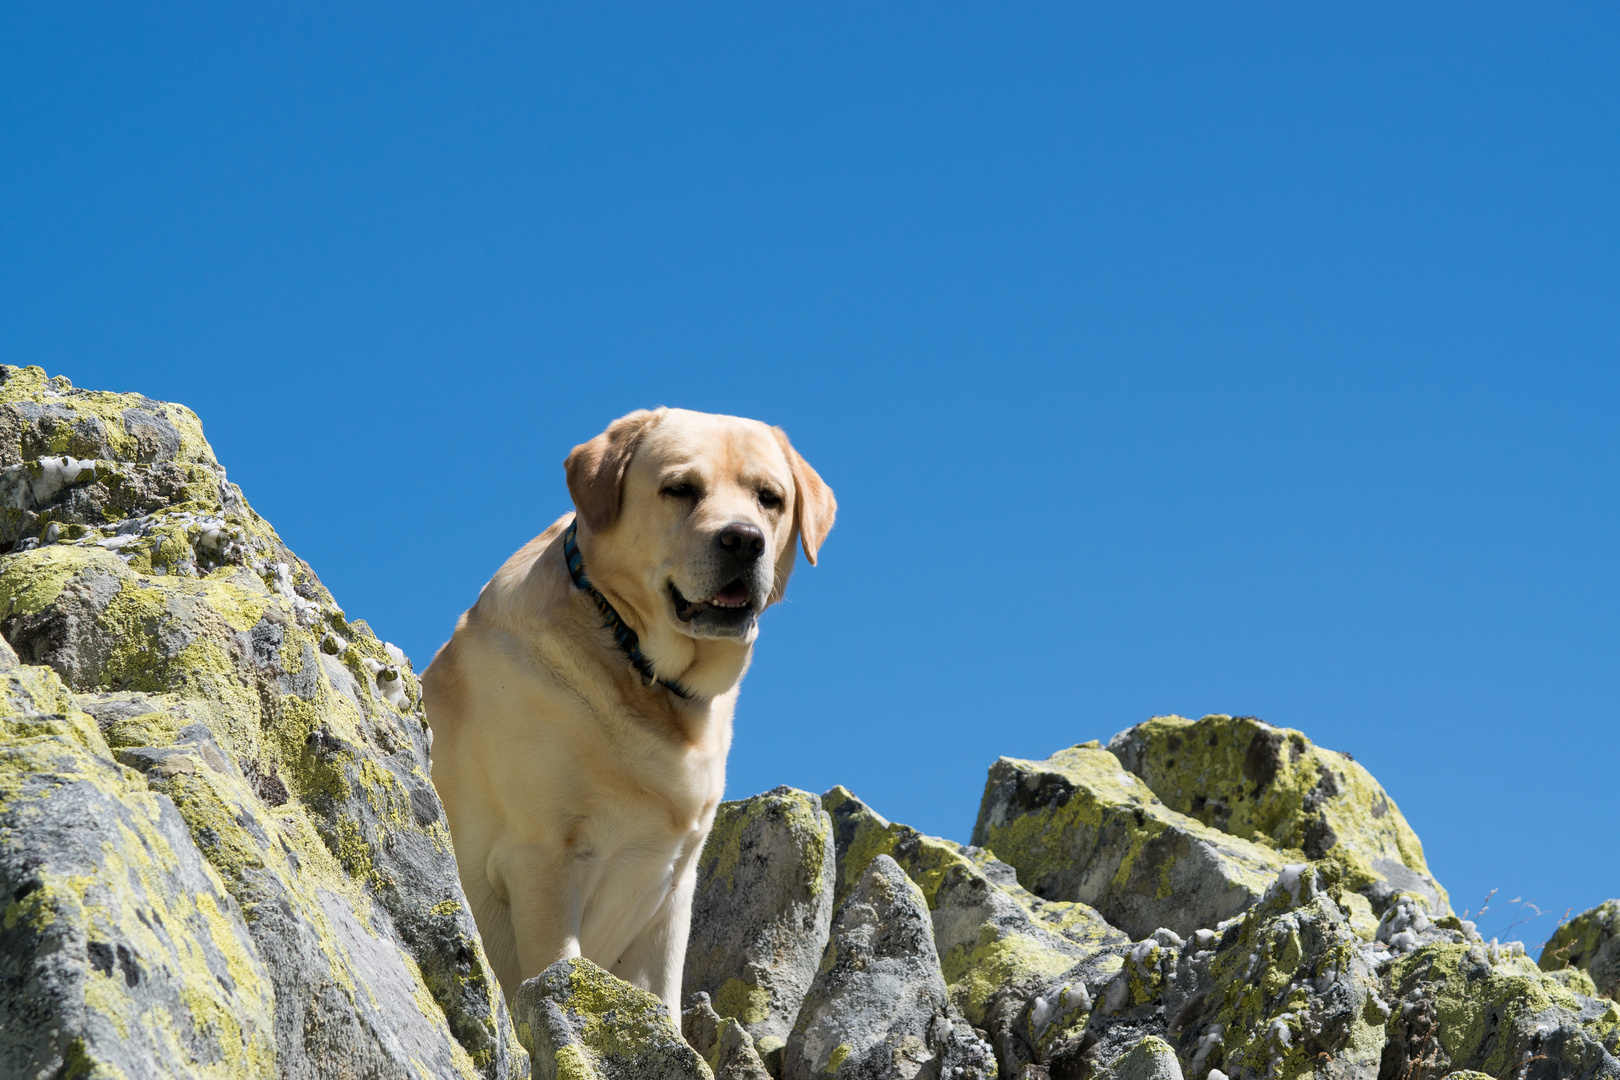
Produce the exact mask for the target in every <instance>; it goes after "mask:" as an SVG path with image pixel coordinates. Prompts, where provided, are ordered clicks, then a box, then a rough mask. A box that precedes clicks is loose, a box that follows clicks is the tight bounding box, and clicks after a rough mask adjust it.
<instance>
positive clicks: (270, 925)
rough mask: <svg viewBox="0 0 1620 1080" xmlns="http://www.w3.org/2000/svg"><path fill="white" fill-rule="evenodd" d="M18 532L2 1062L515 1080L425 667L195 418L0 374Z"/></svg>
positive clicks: (7, 604)
mask: <svg viewBox="0 0 1620 1080" xmlns="http://www.w3.org/2000/svg"><path fill="white" fill-rule="evenodd" d="M0 545H3V546H4V547H6V548H9V550H10V554H7V555H5V556H3V557H0V634H3V635H4V638H5V640H6V641H7V642H8V643H9V645H10V647H11V648H12V649H14V650H15V652H16V655H17V657H18V658H19V659H20V661H21V663H20V664H18V665H15V666H13V667H11V669H10V670H9V671H6V672H4V674H3V677H4V678H5V679H6V681H7V686H8V691H7V694H6V699H5V704H4V706H3V710H0V719H3V724H4V727H3V730H0V770H3V771H0V820H3V821H4V823H5V825H4V833H3V835H0V876H3V880H0V890H3V891H4V894H5V895H6V896H7V898H8V899H7V900H6V903H7V905H8V907H7V917H6V919H5V923H4V927H5V928H4V931H3V933H4V936H5V948H4V949H3V950H0V955H3V956H4V958H5V959H4V962H3V970H0V1060H5V1061H7V1062H21V1061H27V1062H30V1063H31V1064H30V1066H29V1070H30V1071H29V1072H28V1075H34V1074H38V1075H54V1074H56V1073H57V1072H59V1071H65V1073H66V1074H69V1075H81V1074H89V1073H98V1072H100V1071H102V1070H105V1071H107V1072H108V1073H109V1074H113V1073H116V1074H120V1075H126V1076H130V1077H135V1076H157V1075H163V1076H180V1075H188V1074H189V1072H195V1073H197V1074H199V1075H200V1074H202V1073H205V1072H206V1073H208V1074H209V1075H220V1076H233V1075H241V1076H278V1077H325V1076H335V1075H345V1074H347V1075H356V1076H359V1075H365V1076H374V1077H389V1076H398V1077H405V1076H412V1077H415V1076H422V1075H429V1076H444V1077H450V1076H465V1077H473V1076H486V1077H505V1076H514V1075H523V1074H526V1073H527V1071H528V1062H527V1056H526V1055H525V1054H524V1052H523V1051H522V1049H521V1048H520V1047H518V1046H517V1043H516V1040H515V1038H514V1036H513V1032H512V1027H511V1023H510V1020H509V1018H508V1017H507V1015H506V1010H505V1005H504V1003H503V1001H502V998H501V996H500V994H499V991H498V989H497V987H496V984H495V980H494V978H493V975H492V973H491V971H490V969H489V966H488V964H487V962H486V961H485V958H484V955H483V950H482V947H481V945H480V944H479V940H478V935H477V932H476V929H475V927H474V924H473V920H472V915H471V913H470V912H469V911H468V909H467V906H466V902H465V900H464V899H463V897H462V894H461V888H460V884H459V882H458V880H457V875H456V869H455V863H454V859H453V857H452V855H451V849H450V838H449V834H448V832H447V831H446V827H445V824H444V819H443V814H442V811H441V808H440V806H439V801H438V798H437V797H436V796H435V794H434V792H433V787H432V785H431V783H429V780H428V758H427V735H426V730H425V727H424V725H423V722H422V718H421V714H420V709H419V702H420V697H419V692H418V689H417V686H416V680H415V678H414V676H413V675H412V674H411V672H410V666H409V664H408V663H407V662H406V661H405V658H404V656H403V655H402V654H400V653H399V652H398V650H395V649H392V648H391V647H389V646H388V645H386V644H385V643H384V642H382V641H380V640H378V639H377V637H376V636H375V635H374V634H373V633H372V632H371V630H370V629H369V628H368V627H367V626H366V624H365V623H364V622H362V621H358V620H355V621H350V620H349V619H348V618H347V617H346V615H345V614H344V612H343V611H342V609H340V608H339V606H338V605H337V603H336V602H335V601H334V600H333V598H332V596H331V594H330V593H328V592H327V591H326V589H325V588H324V587H322V585H321V583H320V581H319V580H318V579H317V578H316V577H315V575H314V573H313V572H312V571H311V570H310V569H309V568H308V567H307V566H306V565H305V564H304V563H303V562H301V561H300V560H299V559H298V558H297V557H296V556H295V555H294V554H293V553H292V552H291V551H289V550H288V549H287V547H286V545H284V544H283V543H282V542H281V539H280V538H279V537H278V536H277V535H276V533H275V531H274V530H273V529H272V528H271V527H270V525H269V523H268V522H266V521H264V519H262V518H261V517H259V516H258V515H257V514H256V513H254V512H253V510H252V508H251V507H250V506H249V505H248V503H247V502H246V500H245V499H244V498H243V497H242V493H241V492H240V491H239V490H238V489H237V488H236V487H235V485H233V484H231V483H229V482H228V480H227V479H226V476H225V471H224V470H223V469H222V468H221V467H220V466H219V464H218V462H217V461H215V459H214V456H213V452H212V450H211V449H210V448H209V446H208V443H207V442H206V441H205V440H204V438H203V434H202V428H201V425H200V424H199V423H198V421H197V418H196V416H194V415H193V414H192V413H191V412H190V411H189V410H187V409H185V408H183V407H181V406H178V405H171V404H165V403H162V402H156V401H152V400H150V399H147V398H144V397H141V396H139V395H135V394H109V393H97V392H88V391H83V390H77V389H74V388H73V387H72V386H71V385H70V384H69V383H68V382H67V380H65V379H61V378H56V379H50V378H47V377H46V376H45V373H44V372H42V371H40V370H39V369H38V368H26V369H18V368H0ZM8 662H9V658H8ZM153 1063H158V1064H153ZM188 1071H189V1072H188Z"/></svg>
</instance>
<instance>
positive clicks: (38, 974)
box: [0, 667, 276, 1078]
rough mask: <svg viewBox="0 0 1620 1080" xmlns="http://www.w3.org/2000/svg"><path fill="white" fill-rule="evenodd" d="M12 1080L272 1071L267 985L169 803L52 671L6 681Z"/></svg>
mask: <svg viewBox="0 0 1620 1080" xmlns="http://www.w3.org/2000/svg"><path fill="white" fill-rule="evenodd" d="M0 724H3V730H4V740H3V742H0V792H3V794H0V896H4V897H5V898H6V902H7V908H6V917H5V919H4V923H3V927H0V1062H4V1063H5V1065H4V1072H5V1073H6V1075H8V1076H59V1075H90V1074H95V1075H103V1074H105V1075H119V1076H129V1077H140V1076H176V1077H191V1076H196V1077H201V1076H205V1075H209V1076H214V1075H231V1076H241V1077H264V1078H269V1077H273V1076H275V1075H276V1054H275V1050H276V1047H275V1032H274V1019H273V1013H274V1008H275V990H274V988H273V986H272V983H271V978H270V973H269V972H268V970H267V969H266V965H265V963H264V961H263V960H262V959H261V958H260V956H259V955H258V953H257V951H256V950H255V949H254V946H253V943H252V941H251V940H250V939H249V936H248V934H247V931H246V928H245V926H244V925H243V920H242V913H241V911H240V910H239V908H238V907H237V904H236V901H235V900H234V899H232V897H231V895H230V893H229V892H227V891H226V889H225V887H224V885H223V883H222V882H221V881H220V878H219V875H218V874H217V873H216V872H215V871H214V870H213V868H212V867H210V866H209V864H208V863H207V861H206V860H204V859H203V858H202V856H201V855H200V854H199V853H198V851H197V848H196V846H195V845H194V844H193V843H192V841H191V836H190V834H189V833H188V832H187V830H186V825H185V822H184V821H183V820H181V816H180V814H178V813H177V812H176V811H175V808H174V804H173V803H171V802H170V801H169V800H168V799H167V798H165V797H164V796H162V795H160V794H155V793H153V792H151V791H149V790H147V787H146V784H145V783H144V782H143V781H142V780H141V779H140V777H139V776H138V775H136V774H133V773H131V772H129V771H128V770H126V769H121V768H119V767H118V766H117V765H116V764H114V763H113V761H112V755H111V754H110V753H109V752H108V750H107V746H106V744H105V743H104V742H103V741H102V738H101V733H100V732H99V731H98V730H97V729H96V726H95V723H94V721H93V720H92V719H91V718H90V717H89V716H88V715H86V714H85V713H83V712H81V711H79V710H77V709H76V708H74V707H73V704H72V701H71V698H70V695H69V694H68V693H67V691H66V689H65V688H64V687H63V686H62V685H61V683H60V682H59V681H58V680H57V678H56V676H55V674H54V673H53V672H51V671H49V670H48V669H43V668H30V667H14V668H13V670H11V671H9V672H7V673H6V674H4V675H0Z"/></svg>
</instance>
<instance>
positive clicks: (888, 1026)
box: [783, 855, 996, 1080]
mask: <svg viewBox="0 0 1620 1080" xmlns="http://www.w3.org/2000/svg"><path fill="white" fill-rule="evenodd" d="M995 1075H996V1064H995V1059H994V1056H993V1054H992V1051H991V1049H990V1047H989V1046H988V1045H986V1044H984V1043H983V1042H981V1041H980V1040H979V1039H978V1038H977V1037H976V1036H975V1035H974V1033H973V1031H972V1028H971V1027H969V1026H968V1025H967V1024H966V1022H965V1021H961V1020H959V1019H958V1018H956V1017H953V1016H952V1014H951V1009H950V1001H949V997H948V996H947V994H946V990H945V978H944V976H943V975H942V974H941V973H940V969H939V958H938V955H937V954H936V952H935V950H934V939H933V927H932V924H931V922H930V920H929V916H928V907H927V903H926V901H925V900H924V899H923V895H922V891H921V890H920V889H919V888H918V887H917V886H916V885H915V884H913V883H912V881H911V879H909V878H908V877H906V875H905V873H904V872H903V871H902V870H901V869H900V867H899V866H898V865H897V864H896V863H895V861H894V859H892V858H890V857H889V856H887V855H879V856H877V857H876V858H874V859H872V860H871V861H870V863H869V864H868V865H867V867H866V869H865V871H864V872H863V873H862V875H861V878H860V880H859V882H858V883H857V884H856V886H855V888H854V890H853V891H852V892H851V893H850V895H849V898H848V899H847V900H846V901H845V902H844V903H843V905H842V906H841V907H840V908H839V910H838V914H837V916H836V917H835V919H834V922H833V928H832V936H831V940H830V941H829V943H828V945H827V952H826V955H825V957H824V958H823V960H822V963H821V970H820V971H819V973H818V974H817V975H816V979H815V982H814V983H812V984H811V987H810V991H809V993H807V994H806V995H805V999H804V1004H803V1006H802V1007H801V1008H800V1011H799V1018H798V1021H797V1023H796V1024H795V1025H794V1028H793V1033H792V1034H791V1035H790V1036H789V1038H788V1043H787V1048H786V1050H785V1052H784V1056H783V1078H784V1080H817V1078H823V1077H839V1078H842V1080H855V1078H859V1080H888V1078H894V1080H911V1078H913V1077H923V1078H940V1077H953V1078H954V1077H961V1078H962V1080H973V1078H986V1077H993V1076H995Z"/></svg>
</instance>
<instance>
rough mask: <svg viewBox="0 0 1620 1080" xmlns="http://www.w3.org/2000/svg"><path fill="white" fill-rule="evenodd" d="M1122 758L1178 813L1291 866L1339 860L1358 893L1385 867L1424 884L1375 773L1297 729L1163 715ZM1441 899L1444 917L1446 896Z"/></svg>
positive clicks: (1405, 831)
mask: <svg viewBox="0 0 1620 1080" xmlns="http://www.w3.org/2000/svg"><path fill="white" fill-rule="evenodd" d="M1121 754H1122V757H1124V759H1125V760H1126V761H1127V762H1128V763H1129V764H1130V765H1131V767H1132V768H1133V769H1134V770H1136V771H1137V772H1138V773H1139V774H1140V775H1141V777H1142V778H1143V779H1144V780H1145V781H1146V782H1147V785H1148V787H1149V788H1151V789H1152V792H1153V794H1154V795H1156V796H1158V797H1159V798H1160V799H1162V800H1163V801H1164V803H1165V805H1167V806H1168V807H1170V808H1171V809H1172V810H1175V811H1177V812H1178V813H1181V814H1186V815H1188V816H1189V817H1193V818H1196V819H1197V820H1198V821H1200V822H1202V823H1203V824H1205V825H1209V826H1213V827H1215V828H1218V829H1220V830H1222V831H1223V832H1226V833H1228V834H1230V835H1232V836H1237V837H1242V838H1243V839H1246V840H1251V841H1253V842H1255V843H1257V844H1262V845H1264V846H1266V847H1269V848H1272V849H1274V850H1276V851H1278V852H1279V853H1281V854H1282V855H1284V856H1285V857H1286V858H1288V859H1289V860H1291V861H1300V860H1302V859H1305V858H1316V859H1322V858H1326V859H1329V860H1332V861H1334V862H1337V863H1338V864H1340V866H1341V867H1342V869H1343V870H1344V872H1345V875H1346V878H1347V880H1348V882H1349V884H1350V886H1351V887H1352V888H1355V889H1360V888H1363V887H1365V886H1368V885H1371V884H1373V883H1374V882H1379V881H1383V880H1384V875H1383V874H1381V873H1380V872H1379V871H1378V870H1377V869H1376V867H1375V865H1374V864H1375V863H1376V862H1377V861H1378V860H1383V859H1389V860H1393V861H1394V862H1396V863H1399V864H1402V865H1404V866H1405V867H1407V868H1408V869H1410V870H1413V871H1415V872H1417V873H1420V874H1423V875H1425V876H1428V873H1429V871H1428V866H1427V864H1426V863H1425V862H1424V858H1423V845H1422V843H1421V842H1420V841H1419V840H1418V837H1417V834H1416V833H1415V832H1413V831H1412V828H1411V826H1410V825H1408V824H1407V822H1406V819H1405V818H1404V817H1403V816H1402V815H1401V812H1400V809H1399V807H1397V806H1396V805H1395V802H1394V800H1392V799H1391V798H1390V797H1389V796H1388V794H1387V793H1385V791H1384V790H1383V788H1382V787H1380V786H1379V784H1378V781H1376V780H1375V779H1373V776H1372V774H1371V773H1369V772H1368V771H1367V770H1366V769H1365V768H1363V767H1362V766H1361V765H1360V764H1358V763H1357V762H1356V761H1354V760H1353V759H1351V758H1350V757H1349V756H1348V755H1345V754H1340V753H1336V752H1334V751H1331V750H1324V749H1322V748H1320V747H1317V746H1315V745H1313V744H1312V743H1311V741H1310V740H1309V739H1307V738H1306V737H1305V736H1304V735H1303V734H1301V733H1300V732H1298V731H1294V730H1292V729H1290V728H1278V727H1274V726H1272V725H1270V724H1266V723H1263V722H1261V721H1259V720H1256V719H1255V718H1253V717H1244V716H1239V717H1233V716H1227V715H1224V714H1214V715H1210V716H1205V717H1204V718H1203V719H1201V720H1196V721H1194V720H1188V719H1186V718H1184V717H1180V716H1158V717H1154V718H1153V719H1151V720H1149V721H1147V722H1145V723H1142V724H1138V725H1137V726H1136V727H1135V728H1132V729H1131V730H1130V732H1129V733H1128V746H1126V747H1123V748H1121ZM1440 900H1441V902H1442V903H1441V905H1440V906H1441V909H1442V910H1443V909H1444V906H1445V894H1444V891H1443V890H1441V891H1440Z"/></svg>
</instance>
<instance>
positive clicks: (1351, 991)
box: [1164, 865, 1390, 1080]
mask: <svg viewBox="0 0 1620 1080" xmlns="http://www.w3.org/2000/svg"><path fill="white" fill-rule="evenodd" d="M1347 895H1348V890H1345V889H1344V888H1343V887H1342V884H1341V882H1340V879H1339V876H1338V873H1337V871H1336V868H1332V867H1320V866H1303V865H1302V866H1293V867H1289V868H1288V869H1287V870H1285V871H1284V872H1283V873H1282V874H1281V875H1279V877H1278V879H1277V881H1276V882H1274V883H1273V885H1272V887H1271V888H1270V889H1269V890H1268V891H1267V893H1266V895H1265V897H1264V898H1263V899H1262V900H1261V902H1260V903H1259V904H1257V905H1256V906H1255V907H1254V908H1253V909H1251V910H1250V911H1248V912H1245V913H1244V914H1243V915H1242V916H1240V917H1239V918H1237V919H1234V920H1233V921H1232V922H1230V923H1228V924H1226V925H1225V926H1223V927H1220V928H1218V929H1216V930H1204V931H1201V932H1199V933H1197V934H1194V935H1192V936H1191V937H1190V938H1189V939H1188V941H1187V942H1186V944H1185V946H1184V948H1183V949H1182V951H1181V956H1180V957H1179V958H1178V960H1177V966H1176V971H1175V973H1174V975H1173V976H1172V978H1170V979H1169V980H1168V981H1167V986H1166V991H1165V994H1164V1001H1165V1005H1166V1011H1165V1023H1166V1035H1167V1037H1168V1038H1170V1039H1171V1040H1173V1041H1174V1043H1175V1045H1176V1046H1177V1048H1178V1049H1179V1050H1180V1052H1181V1055H1182V1060H1183V1062H1184V1063H1185V1071H1186V1074H1187V1075H1188V1076H1189V1077H1202V1076H1204V1075H1206V1073H1207V1072H1208V1070H1210V1069H1214V1068H1219V1069H1220V1070H1221V1071H1223V1072H1224V1073H1226V1074H1227V1075H1229V1076H1232V1077H1239V1076H1272V1077H1305V1076H1316V1077H1320V1078H1322V1080H1340V1078H1344V1080H1349V1078H1352V1077H1368V1078H1370V1077H1373V1076H1376V1075H1377V1074H1378V1069H1379V1062H1380V1055H1381V1053H1382V1051H1383V1046H1384V1023H1385V1021H1386V1020H1387V1019H1388V1017H1389V1007H1388V1005H1387V1004H1386V1003H1385V1000H1384V998H1383V996H1382V982H1381V978H1380V975H1379V972H1378V965H1379V963H1381V962H1382V961H1385V960H1387V959H1388V957H1389V955H1390V954H1389V952H1388V950H1387V949H1385V948H1383V947H1380V946H1376V945H1372V944H1369V943H1368V942H1366V941H1364V940H1363V939H1362V938H1361V936H1360V935H1359V934H1357V933H1356V931H1355V929H1354V927H1353V926H1352V925H1351V921H1350V916H1349V913H1348V911H1347V910H1346V907H1345V904H1344V900H1345V897H1346V896H1347Z"/></svg>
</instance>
